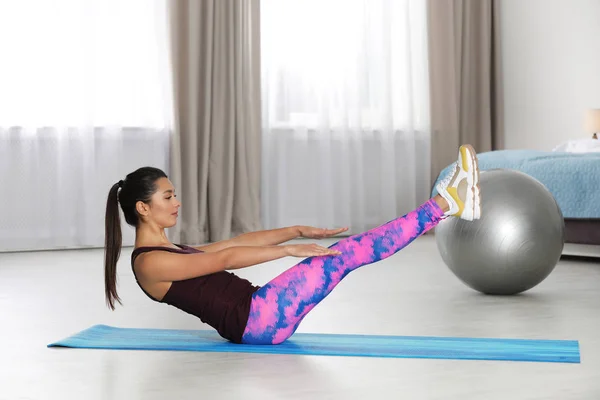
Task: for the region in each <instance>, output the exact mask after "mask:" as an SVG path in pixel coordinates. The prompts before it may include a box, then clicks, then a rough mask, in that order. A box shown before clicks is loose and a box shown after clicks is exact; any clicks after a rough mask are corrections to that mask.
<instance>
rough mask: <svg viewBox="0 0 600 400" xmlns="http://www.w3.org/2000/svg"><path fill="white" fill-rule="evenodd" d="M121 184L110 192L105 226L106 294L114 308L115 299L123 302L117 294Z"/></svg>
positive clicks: (120, 238) (108, 301) (120, 243)
mask: <svg viewBox="0 0 600 400" xmlns="http://www.w3.org/2000/svg"><path fill="white" fill-rule="evenodd" d="M121 184H122V181H121V182H119V183H115V184H114V185H113V187H112V188H110V192H109V193H108V199H107V200H106V215H105V227H104V232H105V235H104V294H105V296H106V302H107V304H108V306H109V307H110V308H111V309H112V310H114V309H115V300H116V301H118V302H119V304H123V303H121V299H120V298H119V295H118V294H117V261H119V257H120V255H121V245H122V240H123V238H122V234H121V217H120V216H119V197H118V194H119V188H120V187H121Z"/></svg>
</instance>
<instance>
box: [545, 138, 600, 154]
mask: <svg viewBox="0 0 600 400" xmlns="http://www.w3.org/2000/svg"><path fill="white" fill-rule="evenodd" d="M552 151H564V152H567V153H597V152H600V140H598V139H579V140H569V141H567V142H564V143H561V144H560V145H558V146H556V147H555V148H554V149H553V150H552Z"/></svg>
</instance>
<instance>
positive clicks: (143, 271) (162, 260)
mask: <svg viewBox="0 0 600 400" xmlns="http://www.w3.org/2000/svg"><path fill="white" fill-rule="evenodd" d="M338 254H340V252H339V251H338V250H333V249H329V248H326V247H323V246H319V245H317V244H298V245H286V246H235V247H230V248H227V249H224V250H220V251H217V252H212V253H194V254H177V253H171V252H162V251H157V252H154V253H146V254H141V255H140V256H139V257H138V258H137V259H136V266H135V267H136V272H137V273H138V274H140V275H141V276H143V277H144V278H145V279H146V280H148V281H153V282H173V281H181V280H185V279H191V278H196V277H199V276H203V275H209V274H212V273H215V272H219V271H226V270H234V269H240V268H246V267H250V266H253V265H257V264H261V263H264V262H267V261H272V260H277V259H279V258H283V257H287V256H292V257H312V256H327V255H338Z"/></svg>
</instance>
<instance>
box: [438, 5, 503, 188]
mask: <svg viewBox="0 0 600 400" xmlns="http://www.w3.org/2000/svg"><path fill="white" fill-rule="evenodd" d="M498 3H499V1H498V0H428V41H429V71H430V93H431V124H432V140H431V146H432V149H431V159H432V168H431V173H432V177H431V178H432V184H433V182H434V181H435V179H436V178H437V176H438V174H439V173H440V172H441V170H442V169H444V168H445V167H446V166H448V165H449V164H450V163H452V162H453V161H455V160H456V155H457V149H458V146H460V144H463V143H470V144H472V145H473V146H474V147H475V150H476V151H478V152H485V151H490V150H498V149H501V148H503V146H504V140H503V136H504V135H503V126H502V90H501V89H502V74H501V72H502V71H501V68H500V67H501V59H500V54H501V53H500V34H499V26H500V25H499V4H498Z"/></svg>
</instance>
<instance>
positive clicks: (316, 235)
mask: <svg viewBox="0 0 600 400" xmlns="http://www.w3.org/2000/svg"><path fill="white" fill-rule="evenodd" d="M298 229H299V230H300V237H303V238H309V239H323V238H328V237H331V236H335V235H338V234H340V233H342V232H345V231H347V230H348V228H337V229H325V228H314V227H312V226H299V227H298Z"/></svg>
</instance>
